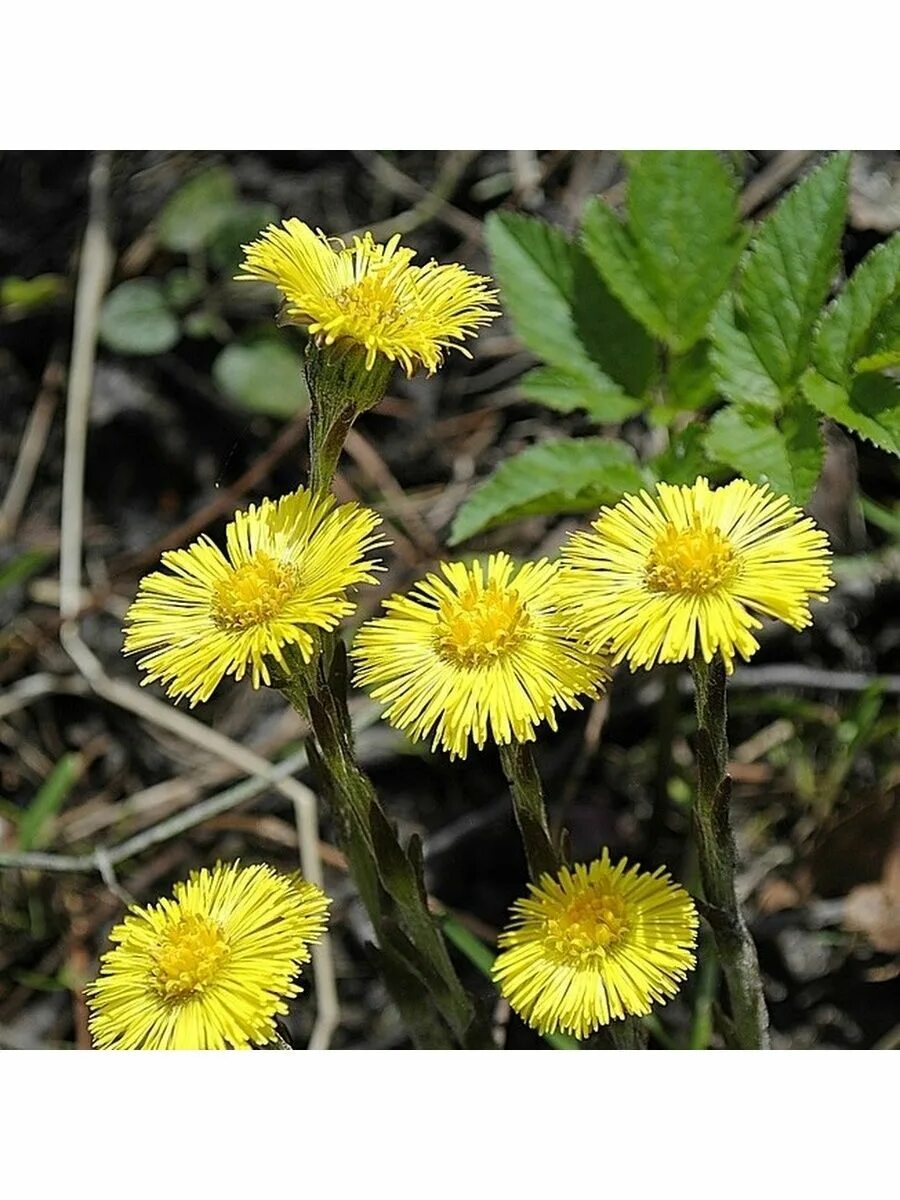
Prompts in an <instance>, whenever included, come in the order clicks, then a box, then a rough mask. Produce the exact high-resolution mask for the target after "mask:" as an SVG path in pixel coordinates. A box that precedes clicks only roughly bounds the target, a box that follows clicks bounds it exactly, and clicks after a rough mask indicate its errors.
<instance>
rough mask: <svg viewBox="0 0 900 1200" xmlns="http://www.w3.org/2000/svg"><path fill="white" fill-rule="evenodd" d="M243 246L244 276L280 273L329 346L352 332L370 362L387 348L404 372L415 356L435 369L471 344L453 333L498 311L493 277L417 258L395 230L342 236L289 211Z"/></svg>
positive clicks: (288, 296) (299, 320)
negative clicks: (450, 352) (380, 235)
mask: <svg viewBox="0 0 900 1200" xmlns="http://www.w3.org/2000/svg"><path fill="white" fill-rule="evenodd" d="M243 249H244V252H245V254H246V259H245V261H244V263H243V264H242V270H243V272H244V273H243V274H242V275H239V276H238V277H237V278H238V279H261V280H263V281H264V282H267V283H274V285H275V286H276V287H277V288H278V290H279V291H280V292H281V293H282V295H283V296H284V298H285V301H286V305H287V315H288V316H289V318H290V319H291V320H292V321H293V322H294V323H295V324H298V325H305V326H306V327H307V328H308V330H309V332H310V334H311V335H312V336H313V337H315V338H316V339H317V340H319V341H321V342H324V344H326V345H329V346H330V345H332V344H333V343H334V342H336V341H338V340H340V339H347V340H349V341H350V342H355V343H356V344H358V345H360V346H363V347H365V351H366V366H367V367H368V368H369V369H371V368H372V366H373V365H374V363H375V358H376V356H377V355H379V354H382V355H384V356H385V357H386V358H387V359H389V360H390V361H391V362H399V363H400V364H401V366H402V367H403V368H404V370H405V371H406V373H407V375H412V374H413V372H414V371H415V369H416V367H417V366H418V365H419V364H421V365H422V366H423V367H425V369H426V370H427V371H428V374H429V375H432V374H434V372H435V371H436V370H437V369H438V367H439V366H440V365H441V362H442V361H443V357H444V351H445V350H447V349H449V348H450V347H451V346H456V348H457V349H459V350H461V351H462V353H463V354H465V353H467V352H466V351H465V350H464V349H463V347H462V346H459V345H457V343H459V342H462V341H463V340H464V339H465V338H467V337H474V336H476V333H477V330H478V329H479V328H480V326H482V325H487V324H489V323H490V322H491V321H492V320H493V319H494V317H496V316H497V312H496V310H495V309H493V308H491V307H490V305H491V303H492V301H493V300H494V299H495V297H496V294H497V293H496V292H495V291H493V290H492V289H490V288H489V287H488V285H489V284H490V282H491V281H490V280H489V279H487V278H486V277H484V276H482V275H473V274H472V272H471V271H467V270H466V269H465V267H461V266H460V265H459V264H458V263H450V264H443V265H442V264H439V263H437V262H435V261H434V260H432V261H431V262H428V263H426V264H425V265H424V266H421V267H418V266H416V267H414V266H412V265H411V260H412V259H413V258H414V257H415V251H414V250H410V249H408V248H404V247H402V246H401V245H400V235H399V234H395V235H394V237H392V238H391V239H390V241H389V242H388V243H387V244H386V245H380V244H379V243H377V242H375V241H374V239H373V238H372V235H371V234H370V233H366V234H364V235H363V236H362V237H354V239H353V242H352V245H350V246H345V245H344V244H343V242H340V241H338V240H337V239H329V238H327V237H326V236H325V235H324V234H323V233H321V232H318V233H313V231H312V230H311V229H310V228H309V226H308V225H304V224H303V222H302V221H298V220H297V218H296V217H292V218H291V219H290V220H288V221H284V222H283V228H281V229H279V228H278V226H277V225H270V226H269V227H268V229H266V230H264V231H263V233H262V234H261V235H260V237H259V238H257V240H256V241H255V242H251V243H250V244H249V245H248V246H244V247H243Z"/></svg>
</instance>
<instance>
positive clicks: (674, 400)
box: [668, 341, 716, 412]
mask: <svg viewBox="0 0 900 1200" xmlns="http://www.w3.org/2000/svg"><path fill="white" fill-rule="evenodd" d="M709 350H710V346H709V342H706V341H700V342H697V343H696V345H694V346H692V347H691V349H690V350H689V351H688V352H687V354H684V355H680V356H677V357H675V358H673V360H672V364H671V367H670V368H669V381H668V382H669V392H670V403H671V405H672V407H673V408H675V409H677V410H678V411H679V412H696V411H697V410H698V409H700V408H705V407H706V405H707V404H709V403H710V401H711V400H712V399H713V397H714V396H715V394H716V379H715V375H714V374H713V369H712V363H711V362H710V357H709Z"/></svg>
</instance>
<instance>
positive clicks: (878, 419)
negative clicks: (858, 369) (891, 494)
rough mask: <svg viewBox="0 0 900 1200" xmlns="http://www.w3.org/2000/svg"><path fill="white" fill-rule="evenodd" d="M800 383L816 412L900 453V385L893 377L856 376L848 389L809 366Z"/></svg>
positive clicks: (883, 448) (876, 443)
mask: <svg viewBox="0 0 900 1200" xmlns="http://www.w3.org/2000/svg"><path fill="white" fill-rule="evenodd" d="M801 386H802V388H803V394H804V395H805V396H806V398H807V400H808V401H809V402H810V404H812V405H813V406H814V407H815V408H817V409H818V410H819V412H821V413H824V414H825V415H826V416H827V417H831V419H832V420H834V421H837V422H839V423H840V424H841V425H844V426H846V427H847V429H850V430H852V431H853V432H854V433H857V434H859V435H860V437H863V438H867V439H868V440H869V441H870V442H872V443H874V445H876V446H880V447H881V449H882V450H889V451H890V452H891V453H892V454H900V384H898V382H897V381H896V380H894V379H891V378H890V377H889V376H887V375H870V374H865V375H857V377H856V378H855V379H854V381H853V383H852V385H851V387H850V389H849V390H848V389H847V388H845V387H843V386H842V385H841V384H839V383H834V382H833V381H832V380H830V379H826V378H825V377H824V376H823V375H820V374H819V373H818V372H817V371H814V370H812V369H810V370H809V371H807V372H806V374H805V375H804V376H803V379H802V380H801Z"/></svg>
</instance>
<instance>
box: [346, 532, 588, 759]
mask: <svg viewBox="0 0 900 1200" xmlns="http://www.w3.org/2000/svg"><path fill="white" fill-rule="evenodd" d="M557 571H558V567H557V565H556V564H555V563H551V562H548V561H547V560H546V559H542V560H541V561H540V562H536V563H525V564H524V565H523V566H521V567H519V568H518V569H517V568H516V567H515V565H514V564H513V562H512V560H511V559H510V558H509V556H508V555H506V554H492V555H491V556H490V558H489V559H488V564H487V570H484V569H483V568H482V566H481V564H480V563H478V562H475V563H473V564H472V565H471V566H466V564H465V563H442V564H441V575H428V576H427V577H426V578H425V579H424V580H422V581H421V582H419V583H418V584H417V585H416V587H415V588H414V589H413V591H412V592H411V593H410V595H408V596H392V597H391V598H390V599H389V600H385V602H384V607H385V609H386V610H387V615H386V616H383V617H376V618H375V619H374V620H371V621H368V622H367V623H366V624H365V625H363V626H362V628H361V629H360V630H359V632H358V633H357V635H356V639H355V641H354V644H353V649H352V650H351V652H350V653H351V656H352V657H353V658H354V659H355V661H356V664H357V670H356V680H357V682H358V683H359V684H361V685H362V686H364V687H367V688H370V689H371V692H372V696H373V698H374V699H376V700H381V701H383V702H384V703H386V704H387V705H388V708H387V711H386V712H385V717H386V718H387V720H388V721H389V722H390V723H391V724H392V725H395V726H396V727H397V728H398V729H404V730H406V732H407V733H408V734H409V736H410V737H411V738H414V739H419V738H426V737H429V736H432V735H433V746H437V745H438V744H440V745H441V746H442V747H443V748H444V749H445V750H449V751H450V753H451V755H453V756H456V755H459V757H461V758H465V756H466V750H467V749H468V743H469V739H470V738H471V739H472V740H473V741H474V742H475V744H476V746H478V747H479V749H480V748H481V747H482V746H484V744H485V742H486V741H487V740H488V737H490V738H492V739H493V740H494V741H495V742H497V743H498V744H508V743H510V742H512V741H519V742H528V741H533V740H534V736H535V735H534V730H535V726H537V725H538V724H539V723H540V722H541V721H546V722H547V723H548V724H549V725H550V727H551V728H552V729H555V728H556V711H555V710H556V709H557V708H560V709H566V708H580V707H581V704H580V702H579V700H578V696H590V697H596V696H597V694H598V687H599V685H600V684H602V683H603V682H605V681H606V679H607V678H608V671H607V660H606V658H605V657H603V656H601V655H596V654H592V653H590V652H589V651H587V650H585V649H584V648H583V647H582V646H581V645H580V644H579V643H578V642H576V641H574V640H573V639H571V638H569V637H567V636H566V635H565V634H564V633H563V632H562V631H561V630H560V627H559V621H558V619H557V617H556V615H555V610H554V607H553V604H552V601H551V592H552V584H553V582H554V580H555V579H556V575H557Z"/></svg>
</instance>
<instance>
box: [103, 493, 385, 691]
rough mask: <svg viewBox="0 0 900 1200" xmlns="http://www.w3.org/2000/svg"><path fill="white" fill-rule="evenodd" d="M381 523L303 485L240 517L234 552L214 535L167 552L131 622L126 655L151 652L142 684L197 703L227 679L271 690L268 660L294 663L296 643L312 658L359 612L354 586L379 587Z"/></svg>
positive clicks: (232, 538) (230, 542)
mask: <svg viewBox="0 0 900 1200" xmlns="http://www.w3.org/2000/svg"><path fill="white" fill-rule="evenodd" d="M380 520H381V518H380V517H379V516H378V515H377V513H374V512H372V511H371V510H370V509H368V508H362V507H361V506H360V505H358V504H342V505H340V506H338V505H337V504H336V501H335V500H334V498H333V497H332V496H330V495H318V496H311V495H310V493H309V492H307V491H304V490H303V489H302V488H301V489H300V490H299V491H297V492H293V493H291V494H290V495H288V496H282V497H281V499H280V500H275V501H273V500H264V501H263V502H262V504H260V505H259V506H258V507H257V506H256V505H252V504H251V506H250V507H249V508H248V509H247V510H246V511H245V512H239V513H236V514H235V517H234V519H233V520H232V521H231V523H230V524H229V525H228V527H227V529H226V531H225V541H226V550H227V552H226V553H225V554H223V553H222V551H221V550H220V549H219V548H218V546H216V545H215V543H214V542H213V541H212V540H211V539H210V538H209V537H206V536H205V535H204V536H203V537H201V538H200V539H199V540H198V541H196V542H194V543H193V544H192V545H191V546H189V547H188V548H187V549H186V550H169V551H167V552H166V553H165V554H164V555H163V556H162V565H163V566H164V567H166V568H168V570H167V571H154V572H153V573H152V574H150V575H147V576H145V577H144V579H142V580H141V584H140V587H139V589H138V595H137V598H136V599H135V601H134V603H133V604H132V605H131V607H130V608H129V610H128V613H127V615H126V617H125V620H126V625H127V628H126V636H125V652H126V654H143V657H142V658H140V659H139V660H138V666H140V667H142V668H143V669H144V670H145V671H146V672H147V676H146V678H145V679H143V680H142V683H150V682H152V681H153V680H156V679H159V680H161V681H162V683H163V686H164V687H165V688H166V691H167V692H168V693H169V695H170V696H172V697H174V698H176V699H178V698H179V697H181V696H187V698H188V700H189V702H190V704H191V706H192V707H193V705H195V704H196V703H197V702H198V701H201V700H208V699H209V697H210V696H211V695H212V693H213V691H214V689H215V688H216V687H217V686H218V685H219V683H221V681H222V679H223V678H224V677H225V676H226V675H233V676H234V677H235V679H242V678H243V677H244V675H245V674H247V673H248V672H249V674H250V678H251V681H252V683H253V686H254V687H259V686H260V685H261V684H269V683H270V682H271V676H270V669H269V663H268V662H267V660H270V659H271V660H273V661H275V662H277V663H279V664H282V665H284V662H285V659H284V652H283V650H284V647H286V646H296V647H297V649H298V651H299V652H300V654H301V656H302V657H303V659H304V661H307V662H308V661H309V659H310V657H311V655H312V653H313V648H314V640H313V634H314V632H315V631H316V630H330V629H334V628H335V626H337V624H338V623H339V622H340V621H341V619H342V618H343V617H346V616H348V615H349V614H350V613H352V612H353V609H354V607H355V606H354V604H353V603H352V602H351V601H350V600H348V599H347V590H348V588H351V587H354V586H356V585H358V584H361V583H374V582H375V577H374V575H373V574H372V572H373V570H374V569H376V567H377V564H376V563H375V562H373V561H370V560H368V559H367V558H366V555H367V553H368V552H369V551H370V550H372V549H373V548H374V547H376V546H378V545H382V544H383V543H382V542H380V541H379V539H378V537H377V535H375V534H374V532H373V531H374V529H375V527H376V526H377V525H378V524H379V523H380Z"/></svg>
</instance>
